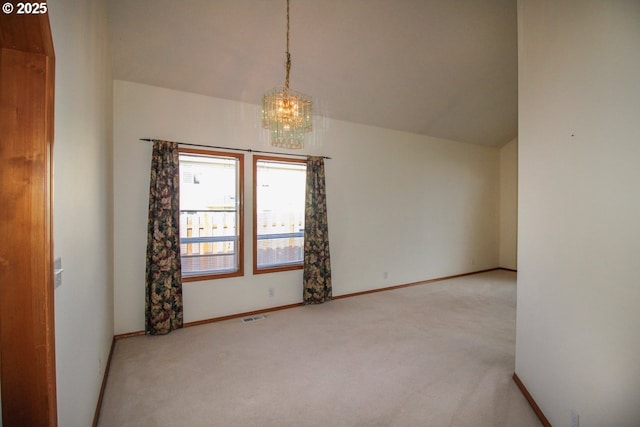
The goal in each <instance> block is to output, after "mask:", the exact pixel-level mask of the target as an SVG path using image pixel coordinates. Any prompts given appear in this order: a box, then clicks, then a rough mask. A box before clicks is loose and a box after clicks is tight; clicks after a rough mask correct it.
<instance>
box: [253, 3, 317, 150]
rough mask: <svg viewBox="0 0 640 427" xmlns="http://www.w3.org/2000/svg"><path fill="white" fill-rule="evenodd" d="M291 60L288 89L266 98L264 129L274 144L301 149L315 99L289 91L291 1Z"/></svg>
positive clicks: (287, 70)
mask: <svg viewBox="0 0 640 427" xmlns="http://www.w3.org/2000/svg"><path fill="white" fill-rule="evenodd" d="M286 55H287V60H286V77H285V80H284V87H276V88H273V89H271V90H270V91H268V92H267V93H265V94H264V96H263V97H262V127H263V128H265V129H269V131H270V134H271V145H273V146H275V147H281V148H290V149H300V148H302V147H303V138H304V134H305V133H308V132H311V130H312V125H311V122H312V119H311V118H312V112H311V111H312V110H311V105H312V101H311V96H309V95H305V94H303V93H300V92H296V91H293V90H291V89H289V74H290V73H291V53H290V52H289V0H287V52H286Z"/></svg>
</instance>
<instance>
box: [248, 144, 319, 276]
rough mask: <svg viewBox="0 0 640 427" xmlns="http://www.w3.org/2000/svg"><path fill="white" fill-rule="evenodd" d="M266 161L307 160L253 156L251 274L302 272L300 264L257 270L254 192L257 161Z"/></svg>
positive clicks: (256, 180)
mask: <svg viewBox="0 0 640 427" xmlns="http://www.w3.org/2000/svg"><path fill="white" fill-rule="evenodd" d="M260 160H266V161H272V162H280V163H305V164H306V163H307V159H292V158H286V157H275V156H257V155H254V156H253V175H252V180H253V183H252V193H253V209H252V210H253V212H252V217H253V236H252V240H253V274H266V273H276V272H279V271H291V270H302V269H303V268H304V265H303V264H302V263H300V264H296V265H286V266H277V267H270V268H258V203H257V202H258V191H257V190H256V188H257V185H258V179H257V176H258V161H260Z"/></svg>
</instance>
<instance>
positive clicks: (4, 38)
mask: <svg viewBox="0 0 640 427" xmlns="http://www.w3.org/2000/svg"><path fill="white" fill-rule="evenodd" d="M54 89H55V55H54V51H53V40H52V36H51V28H50V24H49V16H48V14H42V15H16V14H15V13H13V14H4V13H2V14H0V141H2V143H1V144H2V149H0V165H2V166H1V167H0V205H1V206H4V207H5V209H2V210H1V211H0V241H2V245H0V283H1V284H2V285H1V286H0V370H1V374H0V377H1V381H0V382H1V385H0V387H1V389H2V424H3V425H4V426H5V427H12V426H22V425H29V426H47V427H55V426H57V423H58V420H57V418H58V415H57V397H56V362H55V322H54V320H55V316H54V286H53V283H54V281H53V230H52V228H53V225H52V223H53V221H52V212H53V209H52V204H53V196H52V194H53V191H52V186H53V176H52V165H53V161H52V153H53V136H54V129H53V126H54V105H55V101H54Z"/></svg>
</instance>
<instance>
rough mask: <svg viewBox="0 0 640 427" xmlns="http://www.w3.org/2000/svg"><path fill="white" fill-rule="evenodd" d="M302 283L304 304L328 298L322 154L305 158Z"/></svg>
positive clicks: (326, 232) (327, 232)
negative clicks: (305, 185)
mask: <svg viewBox="0 0 640 427" xmlns="http://www.w3.org/2000/svg"><path fill="white" fill-rule="evenodd" d="M303 287H304V294H303V301H304V303H305V304H321V303H323V302H325V301H329V300H331V257H330V255H329V226H328V222H327V195H326V190H325V183H324V159H323V158H322V157H309V159H308V160H307V189H306V200H305V214H304V277H303Z"/></svg>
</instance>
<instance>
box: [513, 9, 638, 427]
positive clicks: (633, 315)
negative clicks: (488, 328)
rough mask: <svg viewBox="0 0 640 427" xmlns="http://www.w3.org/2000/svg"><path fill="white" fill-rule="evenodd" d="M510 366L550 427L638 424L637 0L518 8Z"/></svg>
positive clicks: (619, 426)
mask: <svg viewBox="0 0 640 427" xmlns="http://www.w3.org/2000/svg"><path fill="white" fill-rule="evenodd" d="M518 37H519V42H518V45H519V73H520V78H519V131H518V141H519V201H518V203H519V217H518V242H519V244H518V312H517V337H516V372H517V374H518V376H519V377H520V378H521V379H522V381H523V382H524V384H525V385H526V387H527V388H528V390H529V391H530V392H531V394H532V395H533V397H534V398H535V400H536V401H537V403H538V404H539V405H540V407H541V409H542V411H543V412H544V413H545V414H546V416H547V418H548V419H549V421H550V422H551V424H553V425H554V426H569V425H570V417H571V410H572V409H573V410H575V411H577V412H578V414H579V416H580V427H595V426H616V427H625V426H627V427H632V426H638V425H640V404H639V403H640V333H639V332H638V330H639V328H640V310H639V309H638V303H639V302H640V279H639V277H640V259H639V255H640V226H639V222H638V221H639V219H640V126H639V125H638V120H639V118H640V80H639V76H640V2H638V1H621V0H616V1H599V0H595V1H594V0H581V1H557V0H538V1H528V0H520V1H519V2H518Z"/></svg>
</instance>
